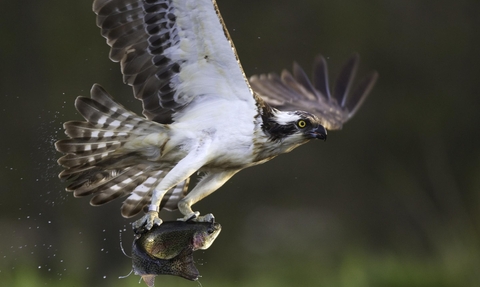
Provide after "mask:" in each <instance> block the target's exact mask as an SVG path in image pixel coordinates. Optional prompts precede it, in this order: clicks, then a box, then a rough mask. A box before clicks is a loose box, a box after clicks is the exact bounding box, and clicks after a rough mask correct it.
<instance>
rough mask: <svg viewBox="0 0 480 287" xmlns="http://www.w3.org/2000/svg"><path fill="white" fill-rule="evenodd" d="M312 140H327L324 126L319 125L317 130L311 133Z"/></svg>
mask: <svg viewBox="0 0 480 287" xmlns="http://www.w3.org/2000/svg"><path fill="white" fill-rule="evenodd" d="M310 136H311V137H312V138H316V139H319V140H324V141H326V140H327V130H326V129H325V128H324V127H323V126H322V125H319V126H318V127H317V128H316V129H314V130H312V131H311V133H310Z"/></svg>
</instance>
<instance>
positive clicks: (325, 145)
mask: <svg viewBox="0 0 480 287" xmlns="http://www.w3.org/2000/svg"><path fill="white" fill-rule="evenodd" d="M91 4H92V3H91V2H90V1H65V0H49V1H38V0H35V1H34V0H26V1H1V2H0V7H1V10H0V41H1V42H0V99H1V107H0V115H1V141H0V147H1V149H0V150H1V160H2V162H1V164H0V180H1V193H0V212H1V215H0V227H1V230H2V236H0V282H1V283H0V284H1V285H2V286H102V287H105V286H138V285H136V284H137V281H138V279H139V277H138V276H131V277H129V278H128V279H122V280H120V279H117V278H118V276H121V275H125V274H127V273H128V272H129V270H130V265H131V262H130V259H129V258H127V257H125V256H123V255H122V254H121V250H120V247H119V246H120V244H119V231H120V230H122V231H124V232H123V235H122V237H123V242H124V246H125V249H126V251H127V253H128V252H129V250H130V246H129V245H130V244H131V240H132V233H131V231H130V223H131V222H132V221H133V219H129V220H127V219H123V218H122V217H121V216H120V212H119V207H120V204H121V201H120V200H117V201H116V202H113V203H110V204H108V205H106V206H103V207H96V208H94V207H91V206H89V204H88V199H74V198H73V196H72V194H69V193H66V192H65V191H64V190H63V188H64V186H65V184H64V183H61V182H60V181H59V180H58V179H57V174H58V172H59V171H60V170H61V169H60V167H58V166H57V164H56V159H57V158H58V156H59V154H58V153H56V152H55V150H54V148H53V143H54V142H55V141H56V140H57V139H59V138H63V137H64V135H63V131H62V128H61V125H62V123H63V122H64V121H67V120H72V119H77V120H79V119H80V118H81V117H80V116H79V115H78V114H77V113H76V112H75V110H74V108H73V102H74V99H75V97H77V96H78V95H83V96H87V95H88V94H89V90H90V88H91V86H92V84H93V83H100V84H102V85H103V86H104V87H105V88H106V89H107V90H108V91H109V92H110V93H112V94H113V95H114V96H115V97H116V98H117V99H118V100H119V101H120V102H121V103H123V104H124V105H125V106H127V107H129V108H131V109H133V110H134V111H137V112H140V108H141V107H140V102H138V101H136V100H135V99H134V98H133V96H132V93H131V89H130V87H128V86H126V85H123V84H122V81H121V75H120V71H119V66H118V64H116V63H112V62H110V60H109V59H108V52H109V47H108V46H107V45H106V43H105V39H103V38H102V37H101V36H100V33H99V29H98V28H97V27H96V26H95V15H94V13H93V12H91ZM218 5H219V7H220V9H221V11H222V14H223V17H224V20H225V22H226V24H227V26H228V28H229V30H230V34H231V36H232V37H233V40H234V41H235V44H236V47H237V50H238V53H239V56H240V59H241V60H242V64H243V67H244V69H245V72H246V74H247V75H253V74H258V73H266V72H273V71H275V72H280V71H281V69H283V68H290V67H291V63H292V61H293V60H296V61H297V62H299V63H300V64H301V65H302V66H303V67H305V68H306V70H307V71H309V70H310V66H311V64H310V63H311V62H312V60H313V58H314V56H315V55H316V54H317V53H322V54H323V55H325V56H326V58H327V59H328V63H329V65H330V70H331V73H332V74H331V75H332V76H331V78H332V79H333V78H334V76H335V75H336V74H337V73H338V71H339V68H340V67H341V65H342V63H343V62H344V60H346V58H347V57H348V56H349V55H350V54H351V53H353V52H355V51H356V52H359V53H360V55H361V58H362V63H361V68H360V71H359V72H360V73H367V72H368V71H370V70H372V69H376V70H377V71H378V72H379V74H380V78H379V81H378V84H377V86H376V87H375V89H374V90H373V93H372V94H371V95H370V97H369V98H368V99H367V101H366V102H365V104H364V106H363V107H362V109H361V110H360V111H359V112H358V114H357V115H356V117H355V118H354V119H353V120H352V121H351V122H349V123H348V124H347V125H346V126H345V127H344V130H343V131H341V132H331V133H329V137H328V141H327V142H320V141H316V142H311V143H309V144H307V145H305V146H302V147H300V148H298V149H297V150H295V151H293V152H292V153H290V154H287V155H283V156H281V157H279V158H277V159H275V160H273V161H271V162H268V163H267V164H264V165H261V166H258V167H254V168H251V169H247V170H245V171H243V172H240V173H239V174H238V175H236V176H235V177H234V178H233V179H231V180H230V181H229V182H228V183H227V184H226V185H225V186H224V187H222V188H221V189H220V190H219V191H217V192H216V193H215V194H214V195H212V196H210V197H208V198H207V199H205V200H203V201H202V202H201V203H199V204H197V205H196V206H195V210H200V211H201V212H202V213H207V212H212V213H214V214H215V216H216V218H217V220H218V221H219V222H220V223H222V225H223V231H222V233H221V234H220V236H219V238H218V239H217V241H216V242H215V244H214V245H213V246H212V247H211V249H209V250H207V251H205V252H203V251H201V252H196V253H195V258H196V260H197V266H198V268H199V269H200V272H201V274H202V275H203V278H201V280H200V282H201V283H202V285H203V286H347V287H349V286H478V284H479V282H480V275H479V270H480V208H479V203H480V196H479V194H480V193H479V191H480V148H479V147H480V136H479V125H480V114H479V111H478V109H479V108H480V95H479V92H480V85H479V82H480V56H479V53H480V30H479V27H480V17H479V16H478V15H479V13H480V2H479V1H477V0H463V1H462V0H460V1H442V0H437V1H433V0H431V1H427V0H425V1H418V0H415V1H414V0H397V1H394V0H389V1H387V0H384V1H381V0H368V1H354V0H336V1H333V0H329V1H324V0H298V1H288V0H228V1H227V0H219V3H218ZM163 216H164V217H168V216H170V215H169V214H166V215H163ZM176 216H177V214H173V216H172V217H171V218H175V217H176ZM142 284H143V283H142ZM157 286H198V284H197V283H194V282H193V283H192V282H188V281H186V280H184V279H181V278H175V277H168V276H163V277H158V278H157Z"/></svg>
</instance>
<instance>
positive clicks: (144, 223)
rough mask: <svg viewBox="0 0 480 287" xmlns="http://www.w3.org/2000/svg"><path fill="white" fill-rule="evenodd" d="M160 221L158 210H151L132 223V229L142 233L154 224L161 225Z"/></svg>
mask: <svg viewBox="0 0 480 287" xmlns="http://www.w3.org/2000/svg"><path fill="white" fill-rule="evenodd" d="M162 222H163V221H162V220H161V219H160V217H158V211H152V210H151V211H149V212H147V214H145V215H144V216H142V218H140V219H139V220H137V221H135V222H134V223H133V230H134V232H135V233H143V232H145V231H148V230H150V229H152V227H153V226H154V225H161V224H162Z"/></svg>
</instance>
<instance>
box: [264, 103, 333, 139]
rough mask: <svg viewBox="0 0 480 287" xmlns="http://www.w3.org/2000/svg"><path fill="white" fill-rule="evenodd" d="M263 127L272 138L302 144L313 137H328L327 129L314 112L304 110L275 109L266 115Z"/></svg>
mask: <svg viewBox="0 0 480 287" xmlns="http://www.w3.org/2000/svg"><path fill="white" fill-rule="evenodd" d="M263 129H264V131H265V133H266V134H268V135H269V137H270V139H271V140H274V141H284V142H286V143H287V144H288V143H291V144H302V143H305V142H307V141H308V140H311V139H320V140H326V139H327V130H326V129H325V127H323V126H322V125H321V124H320V120H319V119H318V118H317V117H316V116H315V115H313V114H311V113H308V112H303V111H294V112H283V111H278V110H273V111H272V113H271V114H270V117H264V121H263Z"/></svg>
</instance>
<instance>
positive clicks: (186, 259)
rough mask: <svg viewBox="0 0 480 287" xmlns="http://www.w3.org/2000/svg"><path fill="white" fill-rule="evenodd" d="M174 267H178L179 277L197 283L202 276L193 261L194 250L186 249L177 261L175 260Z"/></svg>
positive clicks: (176, 258)
mask: <svg viewBox="0 0 480 287" xmlns="http://www.w3.org/2000/svg"><path fill="white" fill-rule="evenodd" d="M172 265H173V266H178V272H176V273H177V274H175V275H177V276H180V277H183V278H185V279H188V280H192V281H195V280H197V279H198V277H199V276H200V273H199V272H198V269H197V267H195V264H194V261H193V250H192V248H185V249H184V250H183V251H182V252H181V253H180V254H179V255H178V256H177V257H175V259H173V264H172Z"/></svg>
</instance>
